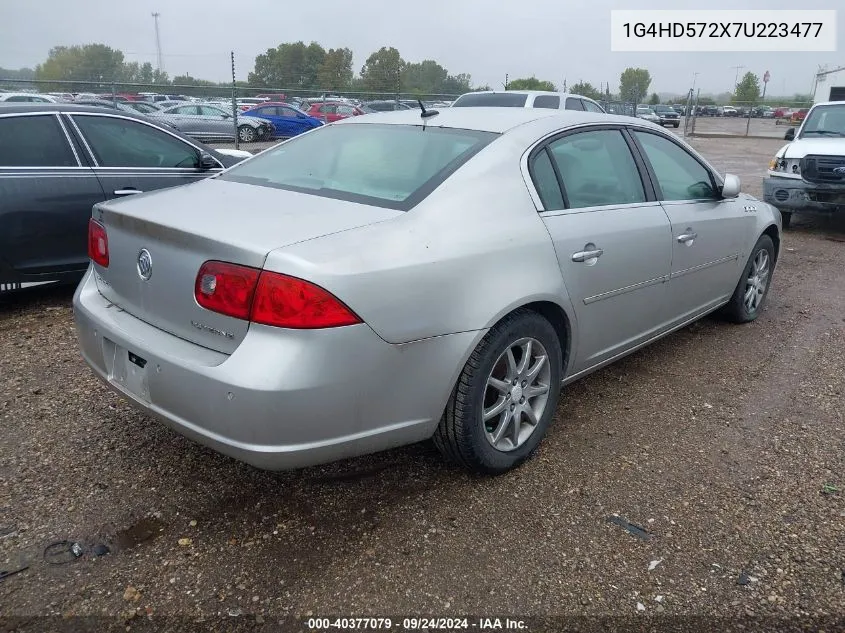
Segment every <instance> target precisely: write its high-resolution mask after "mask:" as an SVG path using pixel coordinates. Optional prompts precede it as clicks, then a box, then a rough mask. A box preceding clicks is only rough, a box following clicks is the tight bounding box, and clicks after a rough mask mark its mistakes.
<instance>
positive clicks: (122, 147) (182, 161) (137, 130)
mask: <svg viewBox="0 0 845 633" xmlns="http://www.w3.org/2000/svg"><path fill="white" fill-rule="evenodd" d="M73 120H74V121H75V122H76V125H77V126H78V127H79V129H80V130H81V131H82V134H83V135H84V136H85V138H86V140H87V141H88V145H89V146H90V147H91V151H92V152H94V157H95V158H96V159H97V163H98V164H99V165H100V166H101V167H172V168H185V167H188V168H190V167H193V168H196V167H198V166H199V152H198V151H197V150H196V149H195V148H194V147H192V146H191V145H188V144H187V143H185V142H184V141H181V140H180V139H178V138H176V137H174V136H171V135H170V134H168V133H166V132H163V131H161V130H158V129H156V128H154V127H152V126H149V125H145V124H143V123H139V122H138V121H132V120H130V119H121V118H116V117H107V116H84V115H74V116H73Z"/></svg>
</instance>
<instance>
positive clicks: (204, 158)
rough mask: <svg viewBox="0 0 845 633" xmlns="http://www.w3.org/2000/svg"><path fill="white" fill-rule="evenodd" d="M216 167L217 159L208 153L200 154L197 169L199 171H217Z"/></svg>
mask: <svg viewBox="0 0 845 633" xmlns="http://www.w3.org/2000/svg"><path fill="white" fill-rule="evenodd" d="M217 167H218V164H217V159H215V158H214V156H212V155H211V154H209V153H208V152H201V153H200V160H199V168H200V169H201V170H203V171H206V170H209V169H217Z"/></svg>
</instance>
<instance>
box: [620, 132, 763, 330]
mask: <svg viewBox="0 0 845 633" xmlns="http://www.w3.org/2000/svg"><path fill="white" fill-rule="evenodd" d="M633 136H634V138H635V139H636V140H637V142H638V143H639V145H640V146H641V147H642V153H643V156H644V157H645V159H646V161H647V163H648V164H649V166H650V168H651V171H652V173H653V178H654V180H655V189H656V190H657V192H656V193H657V197H658V199H659V200H660V201H661V204H662V205H663V208H664V209H665V210H666V214H667V215H668V216H669V221H670V222H671V224H672V272H671V275H670V281H669V293H668V302H669V305H670V309H671V310H672V312H673V313H674V314H675V316H676V320H677V321H684V320H688V319H690V318H693V317H695V316H696V315H698V314H702V313H704V312H707V311H709V310H711V309H713V308H715V307H716V306H718V305H720V304H722V303H725V302H726V301H727V300H728V299H729V298H730V296H731V294H733V291H734V288H735V287H736V284H737V281H738V280H739V276H740V273H741V269H742V266H743V265H744V264H745V261H744V257H745V254H744V253H743V252H742V251H743V247H744V245H746V244H748V241H749V232H750V231H752V230H753V228H754V216H753V214H751V213H747V212H745V211H744V210H743V205H744V204H745V203H743V202H742V201H740V200H737V199H723V198H722V195H721V192H720V190H719V188H718V186H717V184H716V181H715V179H714V177H713V174H711V173H710V170H709V169H708V168H707V167H705V166H704V165H703V164H702V163H701V162H699V161H698V159H697V158H696V157H695V156H693V155H692V154H690V153H689V152H688V151H687V150H686V149H684V148H683V147H681V146H680V145H679V144H677V143H676V142H674V141H673V140H671V139H670V138H668V137H666V136H664V135H662V134H658V133H653V132H646V131H643V130H636V131H634V132H633Z"/></svg>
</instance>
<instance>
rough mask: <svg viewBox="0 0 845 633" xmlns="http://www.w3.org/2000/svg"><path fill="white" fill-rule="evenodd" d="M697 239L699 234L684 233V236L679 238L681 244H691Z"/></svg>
mask: <svg viewBox="0 0 845 633" xmlns="http://www.w3.org/2000/svg"><path fill="white" fill-rule="evenodd" d="M697 237H698V233H684V234H683V235H679V236H678V242H680V243H681V244H684V243H689V242H692V241H693V240H694V239H695V238H697Z"/></svg>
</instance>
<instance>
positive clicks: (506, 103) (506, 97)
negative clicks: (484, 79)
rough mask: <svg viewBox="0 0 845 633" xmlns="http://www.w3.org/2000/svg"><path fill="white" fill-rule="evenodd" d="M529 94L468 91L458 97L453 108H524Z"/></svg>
mask: <svg viewBox="0 0 845 633" xmlns="http://www.w3.org/2000/svg"><path fill="white" fill-rule="evenodd" d="M527 100H528V95H524V94H519V93H514V92H511V93H507V92H479V93H467V94H465V95H462V96H460V97H458V100H457V101H455V103H453V104H452V107H453V108H478V107H491V108H524V107H525V102H526V101H527Z"/></svg>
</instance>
